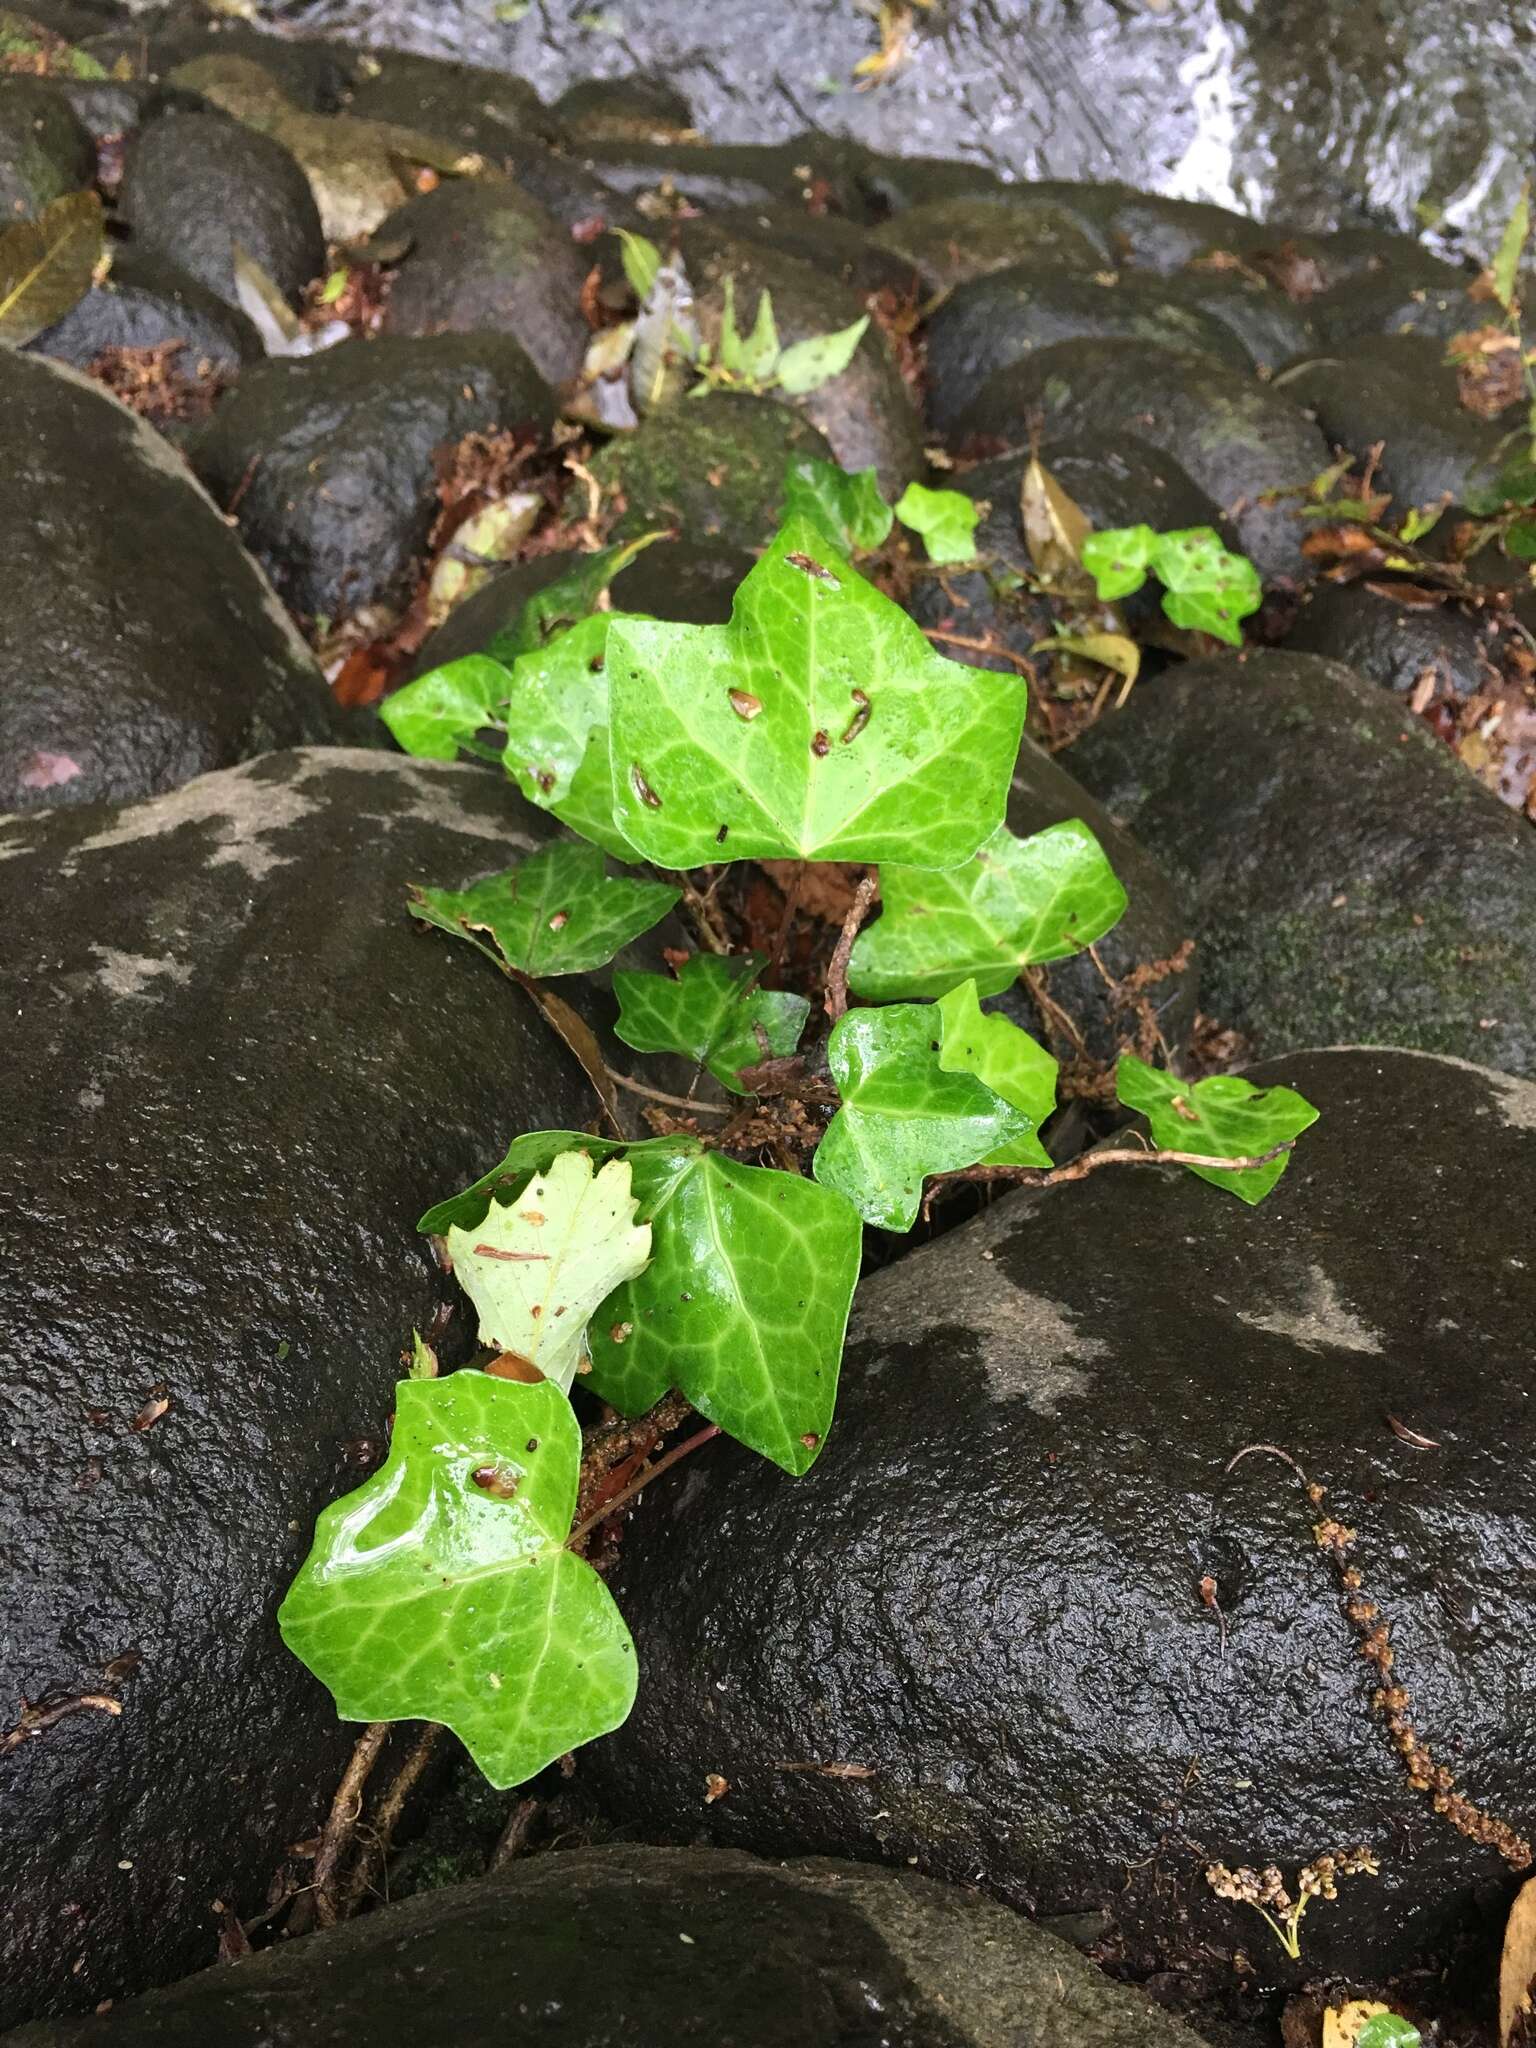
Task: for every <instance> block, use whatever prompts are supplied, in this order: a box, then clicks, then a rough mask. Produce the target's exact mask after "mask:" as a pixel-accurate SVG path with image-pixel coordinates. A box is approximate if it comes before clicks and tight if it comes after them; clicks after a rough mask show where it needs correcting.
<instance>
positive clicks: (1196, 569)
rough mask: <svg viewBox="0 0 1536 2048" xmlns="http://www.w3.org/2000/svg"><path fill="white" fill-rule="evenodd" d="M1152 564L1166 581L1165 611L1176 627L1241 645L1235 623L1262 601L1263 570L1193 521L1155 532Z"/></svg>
mask: <svg viewBox="0 0 1536 2048" xmlns="http://www.w3.org/2000/svg"><path fill="white" fill-rule="evenodd" d="M1152 567H1153V568H1154V569H1155V570H1156V572H1157V574H1158V576H1159V577H1160V578H1161V580H1162V583H1163V586H1164V596H1163V610H1164V612H1165V613H1166V614H1167V615H1168V617H1169V618H1170V619H1171V620H1172V621H1173V623H1174V624H1175V625H1176V626H1183V627H1185V628H1187V629H1190V630H1193V631H1195V632H1200V633H1213V634H1214V635H1215V636H1216V638H1217V639H1218V640H1225V641H1226V642H1227V643H1228V644H1229V645H1230V646H1232V647H1241V646H1242V644H1243V634H1242V628H1241V627H1240V626H1239V625H1238V623H1237V622H1238V620H1239V619H1245V618H1247V617H1248V615H1249V613H1250V612H1256V611H1257V610H1258V608H1259V606H1260V605H1261V604H1262V603H1263V602H1264V586H1263V584H1262V582H1261V581H1260V580H1259V572H1258V570H1257V569H1255V567H1254V566H1253V564H1252V562H1250V561H1249V559H1248V557H1247V556H1246V555H1234V554H1230V553H1229V552H1228V551H1227V549H1226V548H1224V547H1223V546H1222V544H1221V537H1220V535H1219V534H1217V533H1216V532H1214V531H1213V529H1212V528H1211V527H1209V526H1192V527H1189V528H1187V529H1186V530H1184V531H1183V532H1179V533H1162V534H1159V535H1158V536H1157V539H1156V541H1155V542H1154V544H1153V548H1152Z"/></svg>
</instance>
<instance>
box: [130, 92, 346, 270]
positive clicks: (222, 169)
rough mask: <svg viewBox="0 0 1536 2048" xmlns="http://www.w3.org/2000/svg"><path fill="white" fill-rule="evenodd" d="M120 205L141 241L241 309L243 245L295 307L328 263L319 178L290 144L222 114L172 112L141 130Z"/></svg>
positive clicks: (134, 142)
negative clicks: (312, 182) (239, 255)
mask: <svg viewBox="0 0 1536 2048" xmlns="http://www.w3.org/2000/svg"><path fill="white" fill-rule="evenodd" d="M118 210H119V212H120V214H121V216H122V218H123V219H124V221H126V223H127V224H128V227H129V229H130V231H131V233H132V236H133V239H134V242H135V243H136V245H137V246H138V247H139V248H141V249H145V250H152V251H154V252H155V253H156V254H157V255H160V256H162V257H163V258H164V259H165V260H167V261H168V262H171V263H174V264H176V265H177V266H178V267H179V268H180V269H182V270H185V271H187V272H188V273H189V274H190V275H191V276H193V277H195V278H198V279H199V280H200V281H201V282H202V283H203V284H205V285H207V287H208V288H209V290H210V291H212V292H216V293H217V294H218V296H219V297H220V298H221V299H223V300H224V302H225V303H226V304H227V305H231V306H238V305H239V303H240V300H239V295H238V293H237V291H236V289H235V249H236V245H238V246H239V247H240V248H242V249H243V250H244V251H245V253H246V254H247V255H248V256H249V257H250V258H251V259H252V260H253V261H254V262H256V263H257V264H259V265H260V266H261V268H262V269H263V270H264V271H265V272H266V273H267V275H268V277H269V278H271V280H272V282H273V283H274V284H275V285H276V286H277V289H278V290H279V291H280V292H281V293H282V295H283V297H284V298H285V299H287V300H288V302H289V304H290V305H294V306H296V305H297V304H298V302H299V299H300V297H301V295H302V293H303V290H304V287H305V285H307V284H308V283H309V282H310V280H311V279H312V278H316V277H318V276H319V275H320V273H321V272H322V271H323V270H324V268H325V239H324V237H323V235H322V234H321V232H320V216H319V213H318V212H317V211H316V208H315V201H314V196H313V194H312V193H311V192H310V189H309V181H308V179H307V178H306V177H305V175H304V173H303V171H302V170H301V169H300V168H299V166H298V164H297V163H295V161H294V159H293V158H292V156H291V155H290V154H289V153H288V151H287V150H286V149H284V148H283V146H282V145H281V143H279V142H276V141H274V140H273V139H272V137H271V136H269V135H258V134H257V133H256V132H255V130H254V129H250V128H246V127H243V126H242V125H241V123H239V122H238V121H232V120H230V119H229V118H228V117H227V116H225V115H223V114H219V113H213V112H209V113H201V114H182V113H167V114H164V115H162V116H161V118H160V119H159V120H155V121H151V122H150V123H149V124H148V125H147V126H146V127H144V128H141V129H140V130H139V131H138V132H137V133H136V134H135V136H134V138H133V140H132V142H131V143H130V145H129V148H128V154H127V158H126V161H125V163H124V167H123V181H122V184H121V186H120V187H119V189H118Z"/></svg>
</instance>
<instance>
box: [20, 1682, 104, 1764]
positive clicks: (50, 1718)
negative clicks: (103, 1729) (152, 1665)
mask: <svg viewBox="0 0 1536 2048" xmlns="http://www.w3.org/2000/svg"><path fill="white" fill-rule="evenodd" d="M82 1707H94V1708H95V1709H96V1710H97V1712H98V1713H101V1714H113V1715H118V1714H121V1713H122V1711H123V1703H122V1701H121V1700H114V1699H112V1698H111V1697H109V1695H108V1694H106V1693H104V1692H82V1693H77V1694H76V1696H75V1697H74V1698H73V1699H72V1700H60V1701H59V1702H58V1704H57V1705H56V1706H52V1707H29V1706H28V1705H27V1703H26V1701H25V1700H23V1701H22V1703H21V1713H20V1714H19V1715H18V1716H17V1720H16V1726H15V1727H14V1728H12V1729H11V1730H10V1732H9V1733H8V1734H7V1735H5V1736H3V1737H0V1756H9V1755H10V1753H11V1751H12V1750H13V1749H20V1747H21V1745H22V1744H23V1743H24V1742H30V1741H31V1740H32V1739H33V1737H34V1736H37V1735H41V1734H42V1732H43V1730H44V1729H45V1728H51V1727H53V1725H54V1723H55V1722H57V1721H62V1720H63V1719H64V1717H65V1715H66V1714H78V1713H79V1712H80V1710H81V1708H82Z"/></svg>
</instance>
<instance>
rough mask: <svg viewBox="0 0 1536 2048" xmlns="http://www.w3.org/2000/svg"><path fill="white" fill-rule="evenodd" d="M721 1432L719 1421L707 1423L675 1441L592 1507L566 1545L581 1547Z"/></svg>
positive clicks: (570, 1547) (568, 1548)
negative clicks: (612, 1493)
mask: <svg viewBox="0 0 1536 2048" xmlns="http://www.w3.org/2000/svg"><path fill="white" fill-rule="evenodd" d="M719 1434H720V1425H719V1423H718V1422H710V1423H706V1424H705V1426H704V1428H703V1429H698V1430H695V1431H694V1433H693V1435H692V1436H690V1437H685V1438H684V1440H683V1441H682V1443H680V1444H674V1445H673V1446H672V1448H671V1450H670V1451H668V1452H667V1454H666V1456H665V1457H663V1458H658V1459H657V1460H656V1462H655V1464H654V1465H647V1466H646V1468H645V1470H644V1471H643V1472H640V1473H637V1474H636V1476H635V1477H634V1478H633V1479H632V1480H631V1481H630V1482H629V1484H628V1486H626V1487H623V1488H622V1489H621V1490H620V1491H619V1492H618V1493H616V1494H615V1495H614V1496H613V1499H612V1500H606V1501H604V1502H603V1504H602V1506H601V1507H600V1508H594V1509H593V1511H592V1513H591V1514H590V1515H588V1517H587V1519H586V1520H585V1521H584V1522H579V1523H578V1524H577V1525H576V1527H575V1528H574V1529H573V1530H572V1531H571V1533H570V1535H569V1536H568V1537H567V1538H566V1543H565V1547H566V1549H567V1550H580V1548H581V1546H582V1544H583V1543H585V1542H586V1540H587V1538H588V1537H589V1536H590V1535H591V1534H592V1532H593V1530H594V1529H598V1528H601V1526H602V1524H603V1523H604V1522H606V1521H608V1520H610V1518H611V1517H612V1516H614V1515H616V1514H617V1513H618V1511H619V1509H620V1508H622V1507H627V1506H628V1505H629V1503H630V1502H631V1501H632V1500H633V1499H634V1497H635V1495H636V1494H637V1493H641V1492H643V1491H644V1489H645V1488H646V1487H647V1486H649V1485H650V1483H651V1481H652V1480H653V1479H659V1478H660V1477H661V1475H662V1473H663V1472H665V1471H666V1470H667V1468H668V1467H669V1466H671V1465H676V1464H677V1463H679V1461H680V1460H681V1459H683V1458H686V1457H687V1456H688V1454H689V1452H690V1451H696V1450H698V1449H699V1448H700V1447H701V1446H702V1445H704V1444H707V1443H708V1442H709V1440H710V1438H711V1437H715V1436H718V1435H719Z"/></svg>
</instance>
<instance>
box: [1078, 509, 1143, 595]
mask: <svg viewBox="0 0 1536 2048" xmlns="http://www.w3.org/2000/svg"><path fill="white" fill-rule="evenodd" d="M1156 545H1157V535H1156V533H1154V531H1153V530H1152V528H1151V527H1150V526H1116V527H1111V528H1109V529H1108V530H1107V531H1106V532H1104V533H1090V534H1088V535H1086V536H1085V537H1084V540H1083V543H1082V546H1081V548H1080V549H1079V554H1080V556H1081V560H1082V564H1083V567H1084V568H1085V569H1086V570H1087V571H1088V573H1089V575H1090V576H1091V577H1092V578H1093V582H1094V588H1095V589H1096V590H1097V592H1098V595H1099V601H1100V603H1101V604H1113V603H1114V601H1115V599H1116V598H1119V597H1130V596H1131V595H1132V594H1133V592H1135V591H1138V590H1140V588H1141V586H1142V585H1143V583H1145V582H1146V580H1147V570H1148V568H1149V567H1150V565H1151V560H1152V550H1153V548H1154V547H1155V546H1156Z"/></svg>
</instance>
